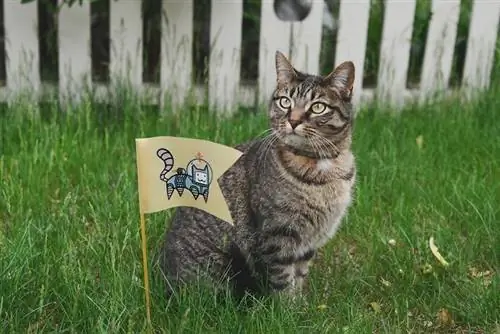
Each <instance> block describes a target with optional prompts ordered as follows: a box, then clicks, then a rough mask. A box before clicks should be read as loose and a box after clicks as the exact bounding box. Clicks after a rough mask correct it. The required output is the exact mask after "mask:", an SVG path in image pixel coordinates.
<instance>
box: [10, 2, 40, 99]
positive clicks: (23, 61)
mask: <svg viewBox="0 0 500 334" xmlns="http://www.w3.org/2000/svg"><path fill="white" fill-rule="evenodd" d="M20 22H21V23H22V24H19V23H20ZM4 26H5V51H6V57H5V61H6V64H5V68H6V76H7V88H8V90H9V93H10V95H16V94H18V93H21V92H23V91H25V90H27V91H28V92H29V94H28V95H29V96H36V94H35V95H32V94H31V92H32V91H34V92H38V89H39V88H40V69H39V65H40V53H39V51H38V30H37V29H38V15H37V3H36V2H33V3H27V4H22V3H21V2H20V1H18V0H4Z"/></svg>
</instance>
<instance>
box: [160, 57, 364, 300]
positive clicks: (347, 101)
mask: <svg viewBox="0 0 500 334" xmlns="http://www.w3.org/2000/svg"><path fill="white" fill-rule="evenodd" d="M276 73H277V85H276V89H275V91H274V92H273V94H272V98H271V102H270V105H269V117H270V124H271V129H272V131H271V132H270V134H269V135H268V136H267V137H265V138H263V139H258V140H254V141H251V142H248V143H245V144H242V145H239V146H237V148H238V149H239V150H241V151H243V152H244V154H243V155H242V157H241V158H240V159H239V160H238V161H237V162H236V164H235V165H234V166H233V167H232V168H231V169H230V170H228V171H227V172H226V173H225V174H224V175H223V176H222V177H221V179H220V180H219V183H220V186H221V189H222V191H223V193H224V195H225V196H226V199H227V201H228V205H229V208H230V210H231V213H232V216H233V218H234V221H235V225H234V226H231V225H230V224H228V223H226V222H223V221H221V220H219V219H217V218H215V217H214V216H212V215H210V214H207V213H205V212H204V211H201V210H199V209H195V208H188V207H181V208H178V209H177V210H176V212H175V214H174V217H173V221H172V224H171V227H170V228H169V229H168V230H167V232H166V236H165V240H164V243H163V246H162V249H161V252H160V261H159V263H160V266H161V269H162V272H163V274H164V277H165V279H166V281H167V283H168V284H167V286H168V287H169V288H175V287H176V286H178V285H179V284H180V283H189V282H193V281H194V280H197V279H200V278H201V279H202V280H208V281H210V282H212V283H215V282H221V281H225V280H229V282H231V283H232V284H233V286H234V288H235V289H237V290H238V291H245V290H251V291H257V290H258V291H261V292H264V293H269V292H285V293H291V294H293V293H295V292H297V291H300V289H301V287H302V285H303V282H304V279H305V278H306V276H307V274H308V270H309V264H310V263H311V260H312V259H313V257H314V255H315V253H316V251H317V250H318V249H319V248H320V247H322V246H323V245H325V243H326V242H327V241H328V240H330V238H332V237H333V235H334V234H335V232H336V231H337V229H338V228H339V225H340V222H341V220H342V218H343V217H344V215H345V214H346V211H347V209H348V207H349V205H350V203H351V193H352V190H353V185H354V183H355V175H356V167H355V161H354V157H353V154H352V153H351V133H352V126H353V110H352V105H351V94H352V85H353V81H354V65H353V63H352V62H344V63H342V64H341V65H339V66H338V67H337V68H336V69H335V70H334V71H333V72H332V73H331V74H329V75H328V76H316V75H310V74H305V73H301V72H299V71H298V70H296V69H295V68H293V66H292V65H291V64H290V63H289V61H288V60H287V59H286V57H285V56H284V55H283V54H281V53H280V52H277V53H276Z"/></svg>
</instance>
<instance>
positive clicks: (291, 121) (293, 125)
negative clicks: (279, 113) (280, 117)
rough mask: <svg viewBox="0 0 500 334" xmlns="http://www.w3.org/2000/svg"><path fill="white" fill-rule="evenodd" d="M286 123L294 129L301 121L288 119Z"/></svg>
mask: <svg viewBox="0 0 500 334" xmlns="http://www.w3.org/2000/svg"><path fill="white" fill-rule="evenodd" d="M288 123H290V126H291V127H292V129H295V128H296V127H297V126H299V125H300V123H302V121H301V120H300V119H290V120H288Z"/></svg>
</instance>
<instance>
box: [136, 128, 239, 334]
mask: <svg viewBox="0 0 500 334" xmlns="http://www.w3.org/2000/svg"><path fill="white" fill-rule="evenodd" d="M135 145H136V155H137V181H138V188H139V208H140V218H141V239H142V262H143V269H144V293H145V297H146V317H147V321H148V324H149V330H150V331H152V327H151V326H152V325H151V303H150V296H149V275H148V261H147V246H146V239H147V237H146V219H145V217H144V216H145V214H146V213H153V212H158V211H162V210H166V209H169V208H174V207H178V206H191V207H196V208H200V209H202V210H205V211H206V212H208V213H211V214H212V215H214V216H216V217H218V218H220V219H222V220H224V221H226V222H228V223H229V224H233V219H232V217H231V213H230V211H229V207H228V205H227V203H226V200H225V199H224V195H223V194H222V191H221V189H220V187H219V183H218V182H217V181H218V179H219V177H220V176H221V175H222V174H224V172H225V171H226V170H228V169H229V168H230V167H231V166H232V165H233V164H234V163H235V162H236V161H237V160H238V159H239V158H240V156H241V155H242V154H243V153H242V152H240V151H238V150H237V149H234V148H232V147H228V146H225V145H221V144H217V143H213V142H210V141H207V140H201V139H192V138H181V137H168V136H163V137H152V138H139V139H136V140H135Z"/></svg>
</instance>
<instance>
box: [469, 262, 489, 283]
mask: <svg viewBox="0 0 500 334" xmlns="http://www.w3.org/2000/svg"><path fill="white" fill-rule="evenodd" d="M494 274H495V272H494V271H492V270H485V271H480V270H479V269H477V268H476V267H470V268H469V277H470V278H473V279H481V280H482V283H483V285H484V286H485V287H488V286H489V285H490V284H491V282H492V280H493V275H494Z"/></svg>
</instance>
